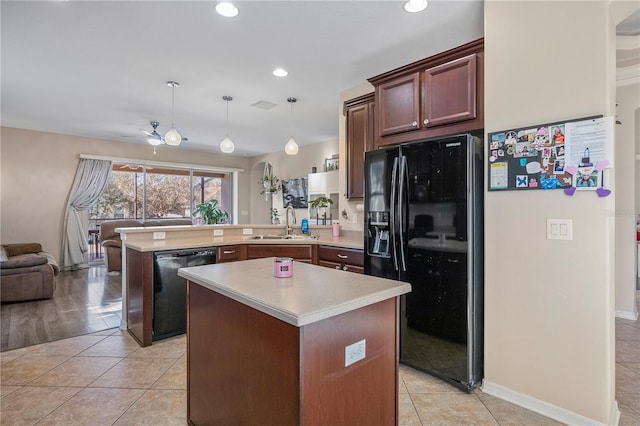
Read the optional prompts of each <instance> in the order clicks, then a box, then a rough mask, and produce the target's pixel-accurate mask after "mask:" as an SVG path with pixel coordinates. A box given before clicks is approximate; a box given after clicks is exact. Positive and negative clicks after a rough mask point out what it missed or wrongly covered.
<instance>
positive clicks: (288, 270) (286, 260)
mask: <svg viewBox="0 0 640 426" xmlns="http://www.w3.org/2000/svg"><path fill="white" fill-rule="evenodd" d="M273 276H274V277H276V278H289V277H291V276H293V258H291V257H276V258H275V259H273Z"/></svg>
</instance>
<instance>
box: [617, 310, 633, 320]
mask: <svg viewBox="0 0 640 426" xmlns="http://www.w3.org/2000/svg"><path fill="white" fill-rule="evenodd" d="M616 318H622V319H627V320H631V321H637V319H638V312H628V311H616Z"/></svg>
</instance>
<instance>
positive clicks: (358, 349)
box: [344, 339, 367, 367]
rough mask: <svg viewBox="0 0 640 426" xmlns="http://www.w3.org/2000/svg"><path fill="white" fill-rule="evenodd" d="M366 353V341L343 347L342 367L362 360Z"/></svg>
mask: <svg viewBox="0 0 640 426" xmlns="http://www.w3.org/2000/svg"><path fill="white" fill-rule="evenodd" d="M366 352H367V340H366V339H362V340H360V341H359V342H356V343H354V344H352V345H349V346H345V348H344V366H345V367H348V366H350V365H351V364H353V363H355V362H358V361H360V360H361V359H364V357H365V356H366Z"/></svg>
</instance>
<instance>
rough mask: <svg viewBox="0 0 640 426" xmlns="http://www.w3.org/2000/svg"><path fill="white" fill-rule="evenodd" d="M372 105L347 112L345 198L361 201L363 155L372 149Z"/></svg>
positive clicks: (364, 105) (368, 104) (354, 108)
mask: <svg viewBox="0 0 640 426" xmlns="http://www.w3.org/2000/svg"><path fill="white" fill-rule="evenodd" d="M373 109H374V103H373V102H369V103H365V104H362V105H357V106H353V107H350V108H349V109H348V110H347V194H346V195H347V198H349V199H362V197H363V192H364V188H363V187H364V178H363V177H364V153H365V152H366V151H370V150H371V149H373Z"/></svg>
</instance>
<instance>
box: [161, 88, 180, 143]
mask: <svg viewBox="0 0 640 426" xmlns="http://www.w3.org/2000/svg"><path fill="white" fill-rule="evenodd" d="M167 86H169V87H171V128H170V129H169V130H168V131H167V133H165V134H164V141H165V143H166V144H167V145H173V146H178V145H180V142H182V136H180V133H178V131H177V130H176V126H175V124H174V122H173V114H174V95H175V93H174V92H175V90H176V87H180V83H178V82H175V81H167Z"/></svg>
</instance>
